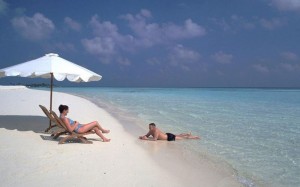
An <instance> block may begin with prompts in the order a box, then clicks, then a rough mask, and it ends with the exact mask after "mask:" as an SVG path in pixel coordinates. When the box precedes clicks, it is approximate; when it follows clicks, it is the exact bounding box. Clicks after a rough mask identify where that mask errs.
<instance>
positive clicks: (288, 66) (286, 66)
mask: <svg viewBox="0 0 300 187" xmlns="http://www.w3.org/2000/svg"><path fill="white" fill-rule="evenodd" d="M279 66H280V67H281V68H282V69H284V70H286V71H290V72H292V71H298V70H300V65H299V64H289V63H281V64H279Z"/></svg>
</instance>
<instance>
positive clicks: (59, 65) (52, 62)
mask: <svg viewBox="0 0 300 187" xmlns="http://www.w3.org/2000/svg"><path fill="white" fill-rule="evenodd" d="M51 74H53V77H54V78H55V79H56V80H58V81H63V80H64V79H65V78H67V79H68V80H69V81H72V82H89V81H99V80H100V79H101V78H102V76H101V75H98V74H96V73H94V72H92V71H90V70H88V69H86V68H84V67H81V66H79V65H77V64H74V63H72V62H70V61H68V60H65V59H63V58H61V57H59V56H58V54H54V53H50V54H46V55H45V56H43V57H41V58H38V59H35V60H31V61H28V62H24V63H21V64H18V65H15V66H11V67H8V68H4V69H1V70H0V77H4V76H20V77H30V78H34V77H41V78H51Z"/></svg>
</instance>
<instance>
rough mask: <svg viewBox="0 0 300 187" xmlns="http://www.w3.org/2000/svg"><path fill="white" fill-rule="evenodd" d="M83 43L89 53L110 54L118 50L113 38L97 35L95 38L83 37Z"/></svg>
mask: <svg viewBox="0 0 300 187" xmlns="http://www.w3.org/2000/svg"><path fill="white" fill-rule="evenodd" d="M82 44H83V46H84V47H85V49H86V50H87V51H88V52H89V53H91V54H94V55H100V56H102V55H104V56H110V55H113V54H114V53H115V52H116V51H115V43H114V41H113V39H112V38H101V37H95V38H93V39H83V40H82Z"/></svg>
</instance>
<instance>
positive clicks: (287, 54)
mask: <svg viewBox="0 0 300 187" xmlns="http://www.w3.org/2000/svg"><path fill="white" fill-rule="evenodd" d="M280 55H281V56H282V58H284V59H285V60H289V61H296V60H298V59H299V57H298V55H297V54H295V53H293V52H289V51H287V52H283V53H281V54H280Z"/></svg>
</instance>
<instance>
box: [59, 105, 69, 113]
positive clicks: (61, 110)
mask: <svg viewBox="0 0 300 187" xmlns="http://www.w3.org/2000/svg"><path fill="white" fill-rule="evenodd" d="M68 109H69V107H68V106H67V105H59V107H58V110H59V112H60V113H63V111H64V110H68Z"/></svg>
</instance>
